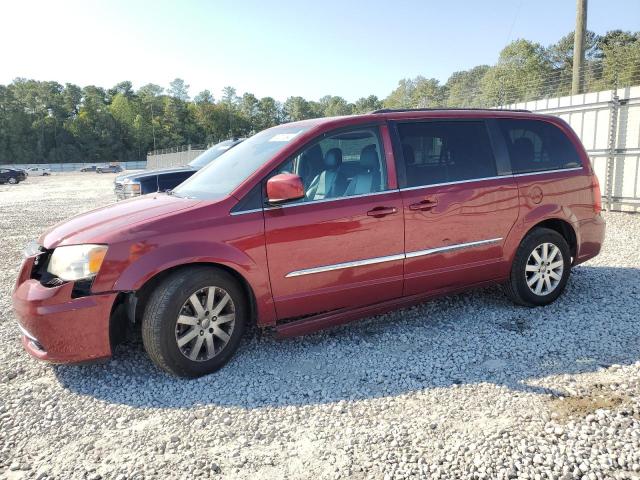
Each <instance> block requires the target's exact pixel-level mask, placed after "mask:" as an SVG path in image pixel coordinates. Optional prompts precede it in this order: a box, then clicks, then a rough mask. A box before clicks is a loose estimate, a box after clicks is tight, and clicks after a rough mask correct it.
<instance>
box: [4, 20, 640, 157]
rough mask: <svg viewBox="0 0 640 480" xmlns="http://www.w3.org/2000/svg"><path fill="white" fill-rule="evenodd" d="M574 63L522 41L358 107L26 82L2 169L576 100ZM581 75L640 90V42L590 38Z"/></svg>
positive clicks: (568, 53) (180, 83) (8, 105)
mask: <svg viewBox="0 0 640 480" xmlns="http://www.w3.org/2000/svg"><path fill="white" fill-rule="evenodd" d="M572 59H573V33H570V34H569V35H566V36H565V37H563V38H561V39H560V40H559V41H558V42H557V43H555V44H553V45H550V46H548V47H544V46H542V45H540V44H538V43H535V42H530V41H528V40H522V39H521V40H516V41H514V42H511V43H510V44H509V45H507V46H506V47H505V48H504V49H503V50H502V51H501V52H500V56H499V59H498V62H497V63H496V64H495V65H491V66H490V65H479V66H476V67H473V68H471V69H469V70H463V71H459V72H455V73H453V74H452V75H451V76H450V77H449V79H448V80H447V82H446V83H444V84H441V83H440V82H439V81H438V80H437V79H435V78H426V77H423V76H418V77H415V78H405V79H402V80H400V81H399V83H398V86H397V87H396V88H395V89H394V90H393V91H392V92H391V93H390V94H389V95H388V96H387V97H386V98H384V99H380V98H378V97H377V96H375V95H369V96H366V97H362V98H359V99H358V100H356V101H355V102H353V103H351V102H348V101H347V100H345V99H344V98H342V97H339V96H331V95H327V96H324V97H322V98H320V99H319V100H317V101H313V100H307V99H305V98H302V97H289V98H287V99H286V101H284V102H278V101H276V100H275V99H273V98H272V97H263V98H257V97H256V96H255V95H253V94H251V93H244V94H243V95H242V96H239V95H238V94H237V92H236V90H235V89H234V88H233V87H226V88H224V90H223V92H222V96H221V98H219V99H215V98H214V97H213V95H212V93H211V92H210V91H209V90H204V91H202V92H200V93H198V94H197V95H195V96H194V97H193V99H191V98H190V96H189V85H187V84H186V83H185V81H184V80H182V79H180V78H176V79H175V80H174V81H172V82H171V83H170V84H169V87H168V88H167V89H166V90H165V89H164V88H162V87H161V86H159V85H155V84H148V85H144V86H143V87H141V88H139V89H138V90H134V89H133V86H132V84H131V82H129V81H124V82H120V83H118V84H117V85H115V86H114V87H113V88H110V89H104V88H101V87H96V86H93V85H90V86H86V87H79V86H77V85H73V84H70V83H67V84H65V85H61V84H60V83H58V82H55V81H36V80H27V79H23V78H17V79H15V80H14V81H13V82H12V83H11V84H9V85H0V164H4V163H45V162H109V161H135V160H144V159H145V158H146V154H147V152H148V151H150V150H154V149H162V148H169V147H175V146H178V145H185V144H211V143H215V142H218V141H220V140H223V139H226V138H230V137H234V136H247V135H250V134H252V133H253V132H257V131H260V130H262V129H265V128H267V127H271V126H273V125H277V124H280V123H283V122H288V121H296V120H303V119H307V118H315V117H323V116H336V115H349V114H357V113H366V112H369V111H372V110H377V109H380V108H427V107H489V106H498V105H506V104H510V103H514V102H518V101H523V100H530V99H535V98H543V97H554V96H561V95H568V94H570V91H571V75H572V67H573V65H572ZM581 73H582V76H581V78H582V87H583V90H584V91H597V90H604V89H609V88H613V87H615V86H629V85H635V84H638V83H640V32H623V31H620V30H615V31H611V32H608V33H607V34H605V35H602V36H598V35H596V34H594V33H593V32H588V34H587V36H586V61H585V63H584V67H583V71H582V72H581Z"/></svg>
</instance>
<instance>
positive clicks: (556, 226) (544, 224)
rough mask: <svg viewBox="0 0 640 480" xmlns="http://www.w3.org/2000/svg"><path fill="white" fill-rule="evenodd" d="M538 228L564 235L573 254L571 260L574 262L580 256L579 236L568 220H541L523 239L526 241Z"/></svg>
mask: <svg viewBox="0 0 640 480" xmlns="http://www.w3.org/2000/svg"><path fill="white" fill-rule="evenodd" d="M536 228H548V229H550V230H554V231H556V232H558V233H559V234H560V235H562V237H563V238H564V239H565V241H566V242H567V245H569V251H570V252H571V258H572V259H573V260H575V259H576V257H577V254H578V236H577V234H576V230H575V228H574V227H573V225H571V223H569V222H568V221H566V220H563V219H562V218H547V219H545V220H541V221H539V222H538V223H536V224H534V225H532V226H531V227H530V228H529V229H528V230H527V231H526V233H525V234H524V235H523V237H522V238H523V239H524V238H525V237H526V236H527V235H529V234H530V233H531V232H532V231H533V230H535V229H536ZM521 241H522V240H521Z"/></svg>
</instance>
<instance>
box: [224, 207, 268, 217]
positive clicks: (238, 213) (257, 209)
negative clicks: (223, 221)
mask: <svg viewBox="0 0 640 480" xmlns="http://www.w3.org/2000/svg"><path fill="white" fill-rule="evenodd" d="M261 211H262V208H252V209H251V210H242V211H241V212H231V216H234V215H244V214H245V213H256V212H261Z"/></svg>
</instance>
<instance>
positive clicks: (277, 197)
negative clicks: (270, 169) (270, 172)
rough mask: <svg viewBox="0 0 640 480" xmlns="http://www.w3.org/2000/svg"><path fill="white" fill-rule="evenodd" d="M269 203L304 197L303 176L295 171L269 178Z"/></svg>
mask: <svg viewBox="0 0 640 480" xmlns="http://www.w3.org/2000/svg"><path fill="white" fill-rule="evenodd" d="M267 198H268V199H269V203H284V202H289V201H291V200H299V199H301V198H304V186H303V185H302V178H300V176H298V175H296V174H294V173H280V174H279V175H276V176H274V177H271V178H270V179H269V180H267Z"/></svg>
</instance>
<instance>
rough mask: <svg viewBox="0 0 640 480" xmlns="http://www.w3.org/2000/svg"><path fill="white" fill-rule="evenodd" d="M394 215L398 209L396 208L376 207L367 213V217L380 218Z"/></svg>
mask: <svg viewBox="0 0 640 480" xmlns="http://www.w3.org/2000/svg"><path fill="white" fill-rule="evenodd" d="M394 213H398V209H397V208H396V207H376V208H374V209H372V210H369V211H368V212H367V215H369V216H370V217H375V218H381V217H385V216H387V215H393V214H394Z"/></svg>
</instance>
